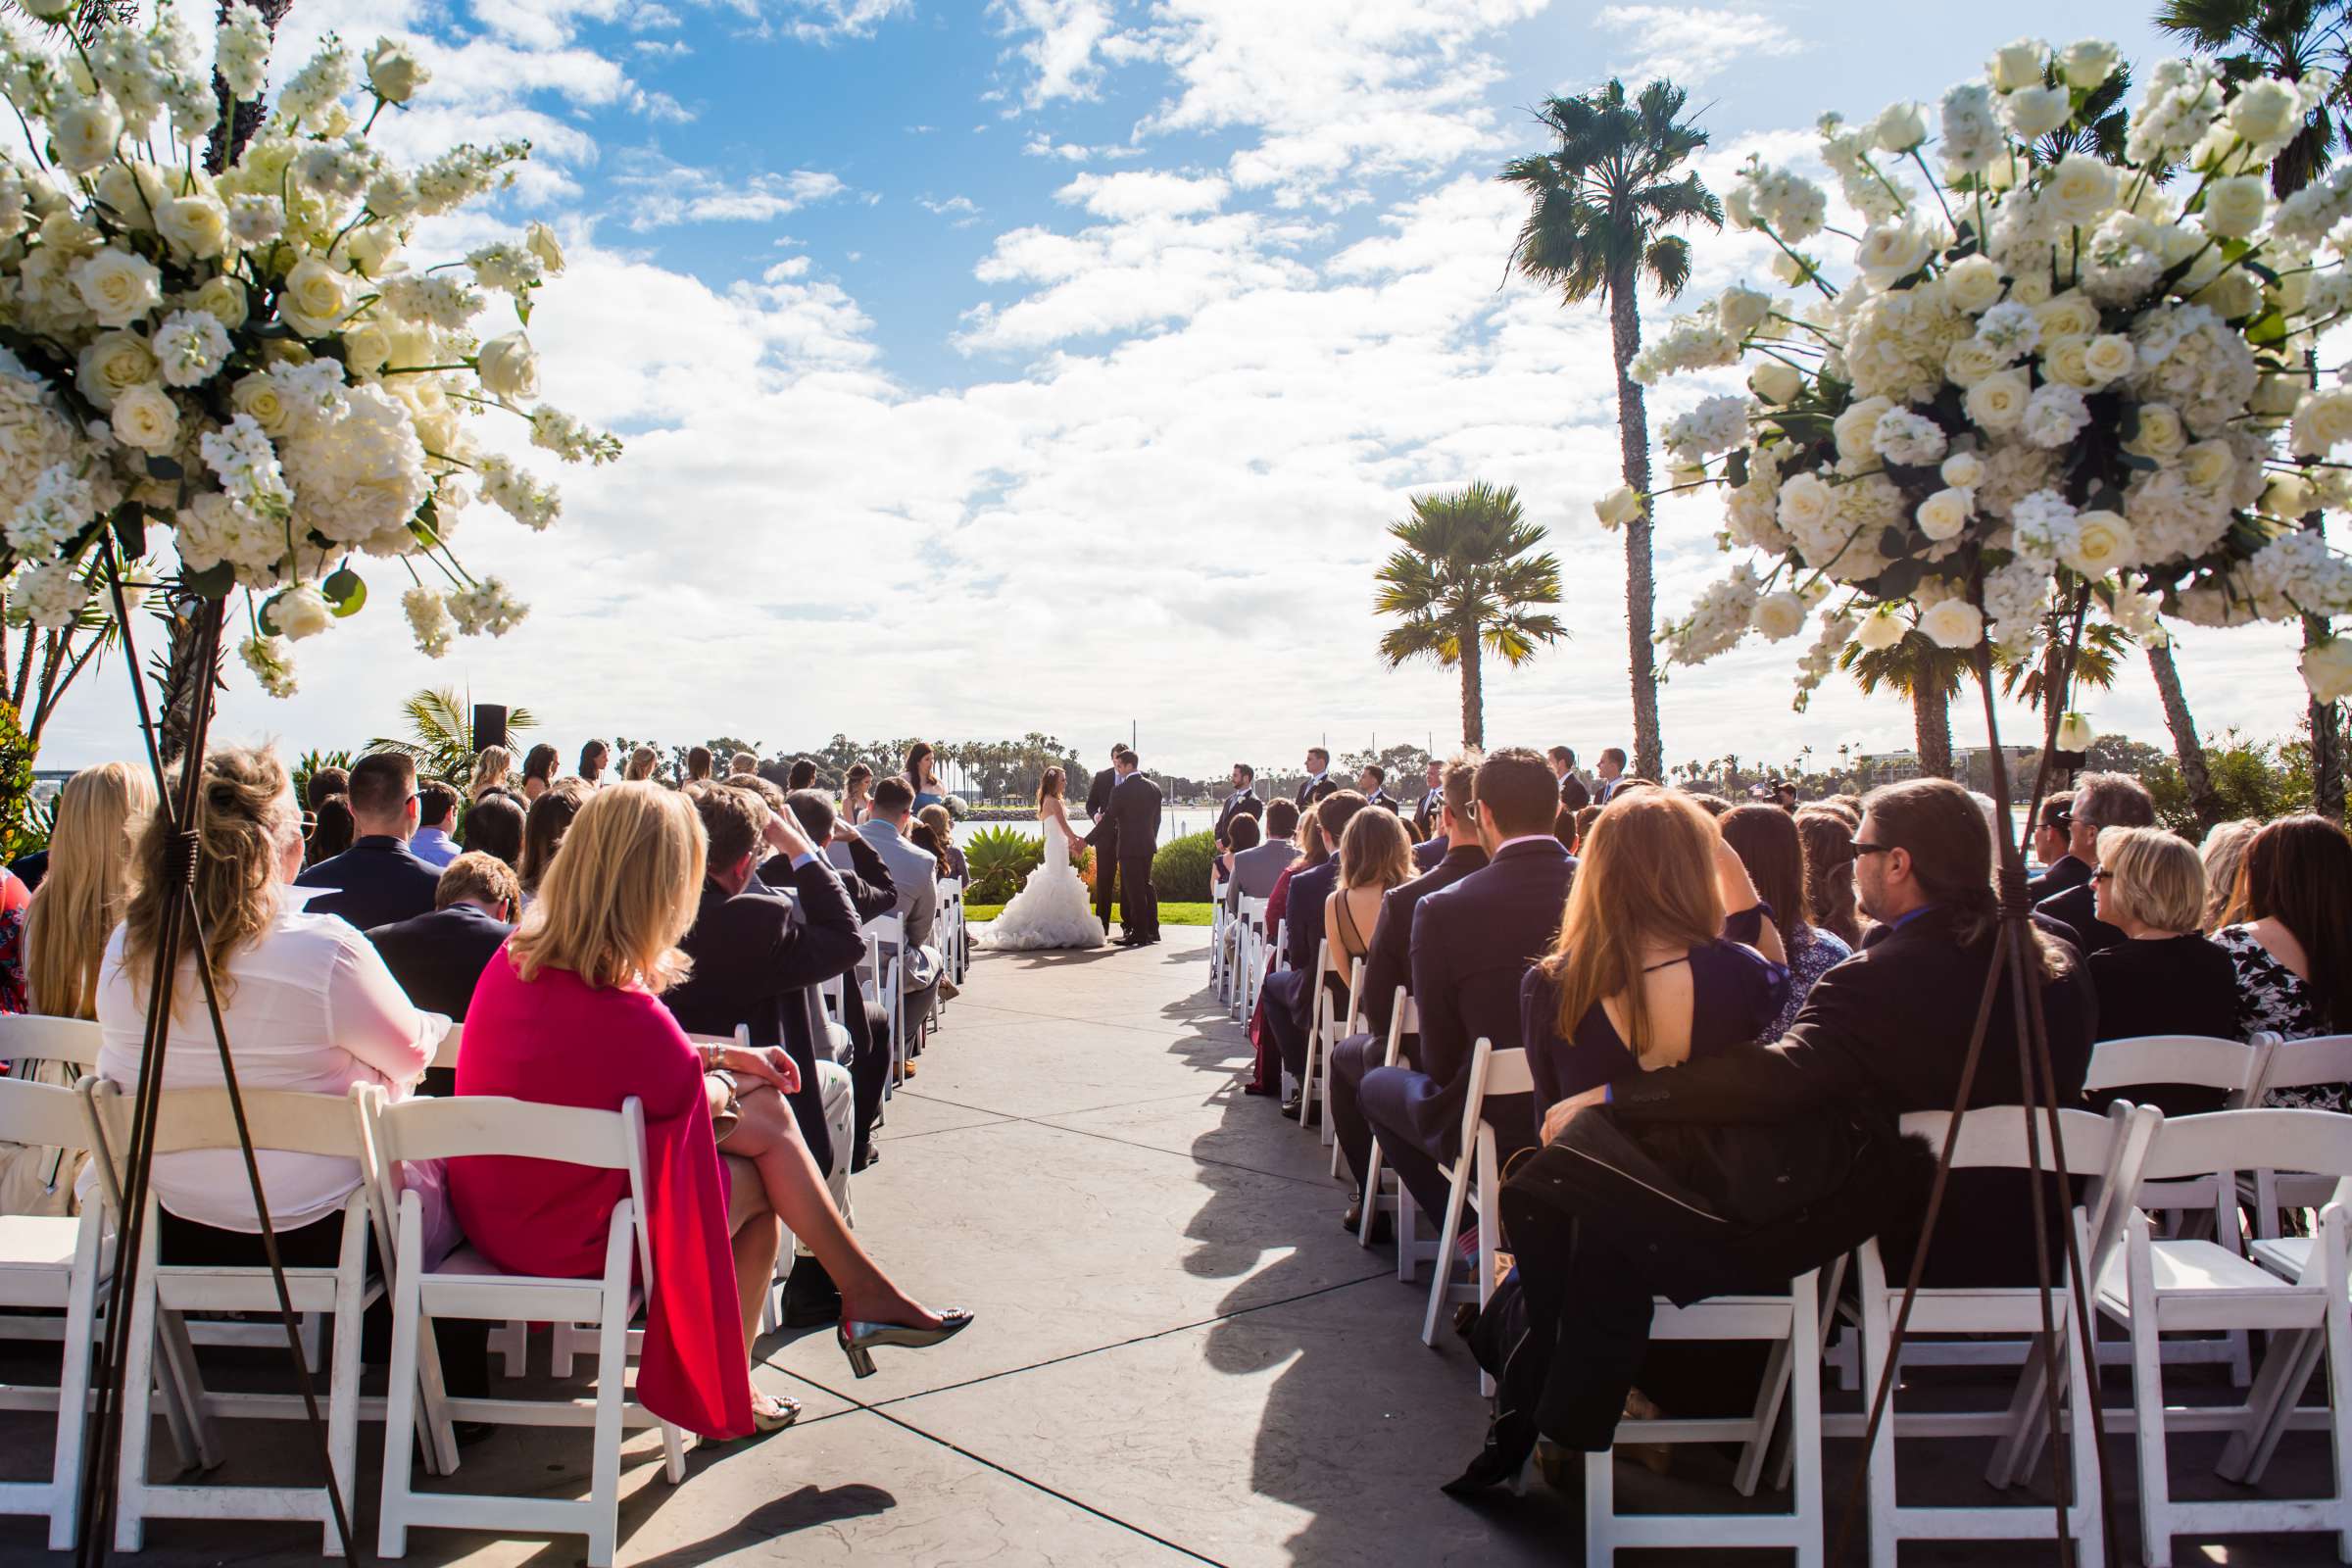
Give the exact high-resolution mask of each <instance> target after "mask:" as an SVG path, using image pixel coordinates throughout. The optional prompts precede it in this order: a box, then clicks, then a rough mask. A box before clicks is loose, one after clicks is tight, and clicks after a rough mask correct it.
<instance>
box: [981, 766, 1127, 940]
mask: <svg viewBox="0 0 2352 1568" xmlns="http://www.w3.org/2000/svg"><path fill="white" fill-rule="evenodd" d="M1063 783H1064V780H1063V774H1062V771H1061V769H1060V768H1058V767H1049V768H1047V769H1046V776H1045V778H1044V780H1043V781H1042V782H1040V783H1039V785H1038V789H1037V820H1038V826H1039V827H1040V828H1041V829H1042V830H1043V831H1044V833H1045V838H1046V858H1045V862H1044V863H1043V864H1042V865H1040V866H1039V867H1038V868H1037V869H1036V870H1034V871H1032V872H1030V873H1029V880H1028V881H1027V882H1025V883H1023V884H1022V885H1021V891H1020V892H1018V893H1016V894H1014V895H1013V899H1012V902H1011V903H1010V904H1007V905H1006V906H1005V907H1004V909H1003V911H1002V912H1001V913H999V914H998V916H997V918H996V919H995V921H993V922H992V923H991V924H990V926H989V928H988V933H987V935H985V936H984V937H982V938H981V939H980V940H981V945H982V946H984V947H989V948H996V949H1000V950H1004V951H1008V952H1010V951H1023V950H1029V949H1036V948H1099V947H1101V946H1102V945H1103V922H1102V921H1100V920H1098V919H1096V918H1095V911H1094V907H1093V906H1092V904H1091V903H1090V902H1089V900H1088V898H1087V892H1086V884H1085V883H1084V882H1081V881H1080V880H1078V873H1077V872H1075V871H1073V870H1071V869H1070V850H1071V847H1072V846H1073V845H1075V844H1076V843H1077V842H1078V835H1077V834H1076V832H1074V831H1073V830H1072V829H1071V827H1070V813H1069V809H1068V807H1067V806H1065V805H1064V804H1063V802H1062V789H1063Z"/></svg>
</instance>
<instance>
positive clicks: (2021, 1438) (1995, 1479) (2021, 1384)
mask: <svg viewBox="0 0 2352 1568" xmlns="http://www.w3.org/2000/svg"><path fill="white" fill-rule="evenodd" d="M2048 1373H2049V1366H2048V1361H2047V1358H2046V1357H2044V1356H2043V1355H2042V1353H2041V1347H2040V1346H2039V1345H2034V1346H2032V1347H2030V1348H2028V1349H2027V1351H2026V1362H2025V1365H2024V1366H2022V1367H2020V1368H2019V1369H2018V1374H2017V1387H2016V1389H2015V1390H2013V1391H2012V1392H2011V1394H2010V1396H2009V1418H2008V1429H2007V1430H2006V1431H2004V1432H2003V1433H2002V1434H2001V1441H2000V1442H1998V1443H1996V1444H1994V1445H1993V1448H1992V1457H1991V1459H1989V1460H1988V1461H1986V1463H1985V1485H1987V1486H1991V1487H1999V1488H2002V1489H2004V1490H2006V1489H2007V1488H2010V1487H2014V1486H2016V1485H2017V1484H2018V1483H2019V1482H2020V1481H2023V1480H2024V1479H2025V1478H2026V1477H2027V1476H2029V1475H2031V1474H2033V1472H2034V1465H2035V1464H2036V1463H2037V1462H2038V1461H2039V1459H2040V1457H2041V1446H2042V1444H2043V1442H2044V1441H2046V1440H2047V1438H2048V1437H2049V1432H2048V1422H2047V1420H2046V1419H2045V1417H2046V1413H2047V1411H2048V1408H2049V1406H2048V1405H2047V1404H2046V1403H2044V1401H2043V1397H2042V1380H2043V1378H2045V1377H2046V1376H2048Z"/></svg>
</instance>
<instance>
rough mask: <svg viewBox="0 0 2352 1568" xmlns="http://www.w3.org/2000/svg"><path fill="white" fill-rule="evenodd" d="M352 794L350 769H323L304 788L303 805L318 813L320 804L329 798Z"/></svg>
mask: <svg viewBox="0 0 2352 1568" xmlns="http://www.w3.org/2000/svg"><path fill="white" fill-rule="evenodd" d="M350 793H351V770H350V769H349V768H345V767H322V768H319V769H318V770H317V771H316V772H314V773H312V774H311V777H310V781H309V782H308V783H307V784H305V785H304V786H303V790H302V804H303V805H304V806H306V807H308V808H309V809H311V810H314V811H316V810H318V809H319V803H320V802H321V801H324V800H326V799H327V798H328V797H329V796H333V795H349V794H350Z"/></svg>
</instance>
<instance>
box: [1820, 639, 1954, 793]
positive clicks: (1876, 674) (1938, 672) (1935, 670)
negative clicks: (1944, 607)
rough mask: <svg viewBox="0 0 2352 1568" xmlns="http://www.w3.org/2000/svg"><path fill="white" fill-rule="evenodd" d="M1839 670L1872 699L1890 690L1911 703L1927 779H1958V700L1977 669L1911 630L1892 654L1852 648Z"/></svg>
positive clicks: (1848, 648)
mask: <svg viewBox="0 0 2352 1568" xmlns="http://www.w3.org/2000/svg"><path fill="white" fill-rule="evenodd" d="M1973 667H1974V666H1972V665H1971V664H1970V663H1969V662H1968V658H1967V656H1966V655H1964V654H1959V653H1955V652H1953V651H1952V650H1951V649H1948V648H1942V647H1938V646H1937V645H1936V643H1934V642H1932V641H1930V640H1929V638H1928V637H1927V636H1926V634H1924V633H1922V632H1920V631H1917V630H1911V631H1906V632H1904V633H1903V640H1902V641H1901V642H1899V643H1896V644H1895V645H1894V646H1893V647H1891V648H1865V647H1863V646H1862V645H1861V644H1860V643H1847V644H1846V645H1845V651H1844V652H1843V653H1841V654H1839V655H1838V668H1839V669H1842V670H1844V671H1845V672H1846V673H1847V674H1849V675H1851V676H1853V677H1854V684H1855V685H1857V686H1859V687H1861V688H1862V694H1863V695H1864V696H1866V697H1867V696H1870V695H1872V694H1873V693H1875V692H1877V691H1878V689H1879V688H1880V687H1882V686H1884V687H1886V688H1887V690H1888V691H1891V692H1894V693H1896V694H1898V695H1900V696H1903V697H1907V698H1909V699H1910V700H1911V733H1912V737H1913V740H1912V745H1913V747H1914V748H1915V749H1916V750H1917V751H1918V753H1919V771H1920V774H1921V776H1922V777H1924V778H1950V777H1951V776H1952V714H1951V705H1952V699H1953V698H1955V697H1957V696H1959V695H1960V683H1961V677H1962V676H1963V675H1965V674H1967V673H1968V672H1969V670H1970V669H1971V668H1973Z"/></svg>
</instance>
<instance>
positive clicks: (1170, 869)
mask: <svg viewBox="0 0 2352 1568" xmlns="http://www.w3.org/2000/svg"><path fill="white" fill-rule="evenodd" d="M1215 858H1217V840H1216V835H1215V834H1213V833H1206V832H1202V833H1187V834H1186V835H1185V836H1184V837H1182V838H1180V839H1170V840H1169V841H1168V842H1167V843H1165V844H1162V845H1161V846H1160V847H1159V853H1158V854H1157V855H1154V856H1153V857H1152V888H1153V890H1154V891H1156V892H1157V893H1158V894H1159V896H1160V898H1161V899H1162V900H1164V901H1166V902H1169V903H1173V904H1201V903H1203V902H1205V901H1206V900H1207V898H1208V869H1209V864H1210V862H1211V861H1213V860H1214V859H1215Z"/></svg>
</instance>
